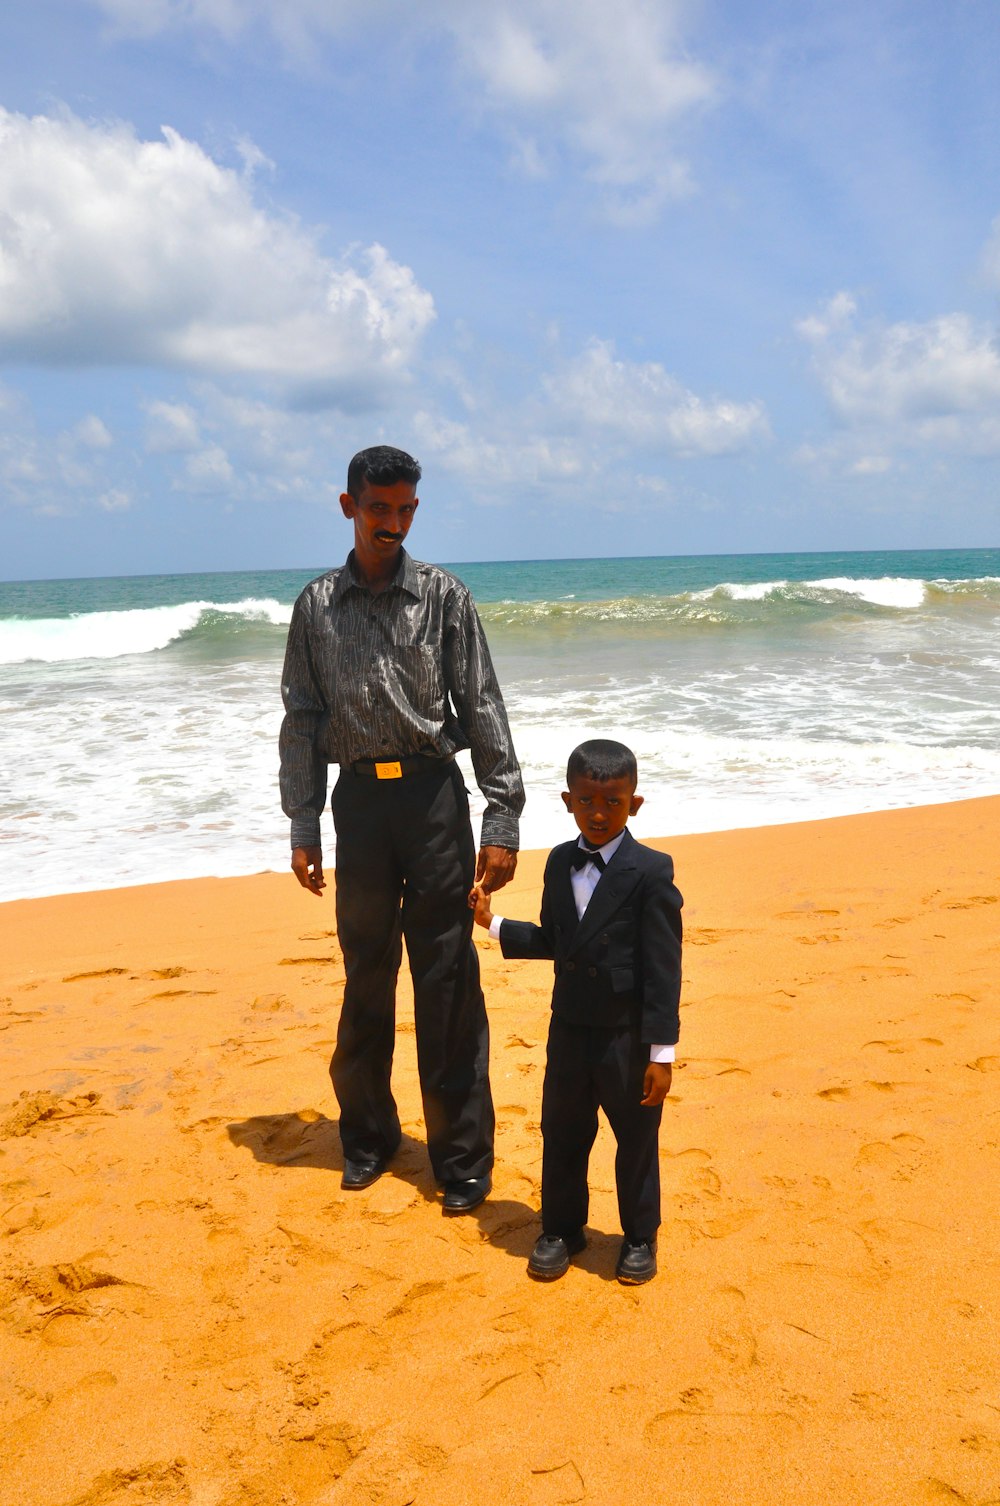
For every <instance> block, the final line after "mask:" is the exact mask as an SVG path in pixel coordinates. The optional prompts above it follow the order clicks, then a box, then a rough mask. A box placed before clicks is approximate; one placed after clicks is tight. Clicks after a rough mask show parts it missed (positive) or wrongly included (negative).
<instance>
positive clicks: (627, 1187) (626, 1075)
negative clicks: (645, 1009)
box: [542, 1014, 663, 1242]
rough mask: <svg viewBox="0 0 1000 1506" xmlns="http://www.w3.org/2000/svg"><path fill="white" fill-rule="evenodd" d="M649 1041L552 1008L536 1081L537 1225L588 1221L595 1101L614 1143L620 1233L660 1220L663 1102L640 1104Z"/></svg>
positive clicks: (572, 1228) (572, 1225)
mask: <svg viewBox="0 0 1000 1506" xmlns="http://www.w3.org/2000/svg"><path fill="white" fill-rule="evenodd" d="M648 1064H649V1047H648V1046H645V1045H643V1043H642V1041H641V1040H640V1039H639V1033H638V1031H637V1030H629V1029H627V1028H626V1029H624V1030H612V1029H606V1028H603V1027H601V1026H596V1025H595V1026H589V1025H571V1024H569V1023H567V1021H566V1020H564V1019H562V1018H560V1016H558V1015H555V1014H554V1015H553V1016H552V1020H551V1023H550V1025H549V1043H548V1054H547V1056H546V1061H545V1083H544V1086H543V1088H542V1147H543V1148H542V1230H543V1232H544V1233H545V1234H558V1235H562V1236H563V1237H564V1238H565V1236H566V1235H568V1234H575V1233H576V1232H577V1230H578V1229H582V1228H583V1226H584V1224H585V1223H586V1222H587V1211H588V1207H589V1190H588V1187H587V1163H588V1161H589V1159H590V1151H591V1147H592V1146H593V1144H594V1139H595V1137H596V1135H597V1110H598V1108H602V1109H603V1110H604V1112H605V1114H606V1115H607V1117H608V1122H609V1124H610V1125H611V1128H612V1130H613V1131H614V1135H615V1139H616V1140H617V1142H618V1154H617V1156H616V1158H615V1182H616V1185H617V1188H618V1214H619V1217H620V1218H621V1225H622V1230H623V1232H624V1234H625V1238H626V1239H628V1240H631V1241H633V1242H638V1241H640V1240H646V1239H652V1238H653V1236H654V1235H655V1234H656V1231H657V1229H658V1228H659V1226H660V1163H659V1157H658V1146H657V1141H658V1136H659V1129H660V1119H661V1117H662V1113H663V1109H662V1105H659V1104H658V1105H656V1106H655V1107H653V1106H647V1107H645V1108H644V1107H643V1106H642V1104H641V1103H640V1099H641V1098H642V1080H643V1077H644V1076H645V1072H646V1067H647V1065H648Z"/></svg>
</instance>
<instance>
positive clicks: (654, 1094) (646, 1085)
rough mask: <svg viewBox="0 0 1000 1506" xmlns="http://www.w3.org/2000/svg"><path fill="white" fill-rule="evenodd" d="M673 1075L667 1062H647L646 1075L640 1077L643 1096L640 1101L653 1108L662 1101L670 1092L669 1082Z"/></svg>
mask: <svg viewBox="0 0 1000 1506" xmlns="http://www.w3.org/2000/svg"><path fill="white" fill-rule="evenodd" d="M673 1075H674V1074H673V1070H672V1068H671V1065H670V1063H669V1062H649V1063H648V1065H647V1067H646V1075H645V1077H644V1078H643V1079H642V1091H643V1097H642V1099H641V1102H642V1103H644V1104H648V1105H650V1106H652V1107H654V1108H655V1106H656V1105H657V1104H658V1103H662V1102H663V1100H664V1098H666V1096H667V1094H668V1093H669V1092H670V1083H671V1080H672V1078H673Z"/></svg>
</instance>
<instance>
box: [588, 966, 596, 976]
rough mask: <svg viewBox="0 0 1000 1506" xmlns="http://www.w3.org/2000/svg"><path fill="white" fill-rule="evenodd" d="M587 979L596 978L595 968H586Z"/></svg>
mask: <svg viewBox="0 0 1000 1506" xmlns="http://www.w3.org/2000/svg"><path fill="white" fill-rule="evenodd" d="M587 977H588V978H596V977H597V968H596V967H588V969H587Z"/></svg>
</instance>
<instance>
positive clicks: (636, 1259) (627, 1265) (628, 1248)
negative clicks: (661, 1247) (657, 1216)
mask: <svg viewBox="0 0 1000 1506" xmlns="http://www.w3.org/2000/svg"><path fill="white" fill-rule="evenodd" d="M615 1275H616V1276H617V1277H618V1280H619V1281H621V1282H622V1283H623V1284H624V1285H625V1286H641V1285H642V1283H643V1282H644V1281H652V1279H653V1277H654V1276H655V1275H656V1236H655V1235H654V1236H653V1238H652V1239H642V1240H639V1242H638V1243H637V1244H632V1243H631V1242H630V1241H629V1240H627V1239H623V1240H622V1247H621V1252H620V1254H619V1256H618V1264H617V1265H616V1266H615Z"/></svg>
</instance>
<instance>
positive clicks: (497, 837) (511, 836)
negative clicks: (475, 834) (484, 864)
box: [479, 810, 521, 852]
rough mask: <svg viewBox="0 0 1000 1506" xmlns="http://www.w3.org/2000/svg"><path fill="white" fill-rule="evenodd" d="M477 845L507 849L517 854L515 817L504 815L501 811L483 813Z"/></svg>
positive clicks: (517, 836) (517, 837) (518, 838)
mask: <svg viewBox="0 0 1000 1506" xmlns="http://www.w3.org/2000/svg"><path fill="white" fill-rule="evenodd" d="M479 845H480V847H507V848H509V849H510V851H511V852H517V850H518V848H519V847H520V845H521V843H520V836H519V823H518V819H517V817H516V816H507V815H504V814H503V813H502V812H501V811H490V810H486V811H484V812H483V829H482V836H481V837H480V840H479Z"/></svg>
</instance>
